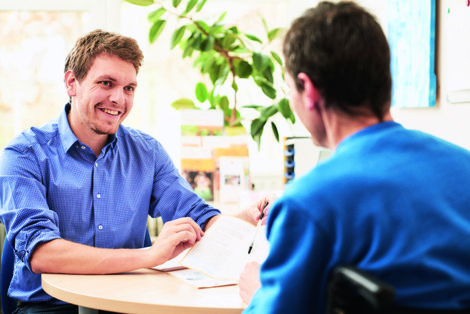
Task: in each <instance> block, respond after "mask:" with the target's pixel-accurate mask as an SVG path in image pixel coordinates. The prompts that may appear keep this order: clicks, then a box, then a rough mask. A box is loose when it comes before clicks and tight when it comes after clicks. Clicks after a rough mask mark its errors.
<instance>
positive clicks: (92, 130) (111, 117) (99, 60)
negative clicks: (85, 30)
mask: <svg viewBox="0 0 470 314" xmlns="http://www.w3.org/2000/svg"><path fill="white" fill-rule="evenodd" d="M66 80H71V81H70V82H71V83H72V84H71V88H68V94H69V96H71V98H72V109H71V111H70V113H69V123H70V126H71V128H72V131H73V132H74V133H75V135H76V136H77V138H78V139H80V140H82V138H84V137H85V138H86V137H89V136H93V137H95V136H97V135H98V136H99V135H106V136H107V135H108V134H114V133H116V132H117V130H118V128H119V125H120V124H121V122H122V121H124V119H125V118H126V117H127V115H128V114H129V113H130V111H131V109H132V106H133V104H134V91H135V88H136V87H137V73H136V70H135V68H134V66H133V65H132V63H130V62H127V61H124V60H122V59H121V58H119V57H117V56H115V55H111V54H107V53H102V54H99V55H98V56H96V58H95V60H94V61H93V64H92V65H91V67H90V69H89V71H88V73H87V75H86V77H85V78H84V79H83V80H82V81H81V82H79V81H78V80H76V79H74V74H73V72H72V73H68V76H67V75H66Z"/></svg>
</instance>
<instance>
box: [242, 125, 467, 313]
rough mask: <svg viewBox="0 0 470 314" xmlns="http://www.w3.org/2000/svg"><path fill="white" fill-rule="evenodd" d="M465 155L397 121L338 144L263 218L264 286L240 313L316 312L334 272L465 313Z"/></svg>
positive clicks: (403, 300) (420, 303)
mask: <svg viewBox="0 0 470 314" xmlns="http://www.w3.org/2000/svg"><path fill="white" fill-rule="evenodd" d="M469 187H470V152H468V151H466V150H464V149H462V148H460V147H458V146H455V145H452V144H450V143H447V142H445V141H443V140H441V139H438V138H435V137H433V136H430V135H428V134H425V133H422V132H418V131H411V130H407V129H405V128H403V127H402V126H401V125H400V124H397V123H395V122H385V123H381V124H377V125H374V126H371V127H369V128H366V129H363V130H361V131H360V132H358V133H356V134H354V135H352V136H350V137H348V138H346V139H344V140H343V141H342V142H341V143H340V145H339V146H338V148H337V150H336V152H335V154H334V155H333V156H332V157H331V158H330V159H329V160H327V161H325V162H323V163H321V164H319V165H318V166H317V167H315V168H314V169H313V170H312V171H310V172H309V173H308V174H306V175H305V176H303V177H301V178H299V179H297V180H295V181H293V182H292V183H291V184H289V185H288V186H287V187H286V190H285V193H284V195H283V196H282V197H281V198H279V199H278V200H277V201H276V203H275V204H274V205H273V207H272V209H271V210H270V213H269V217H268V226H267V227H268V228H267V230H268V231H267V232H268V234H267V235H268V240H269V242H270V244H271V251H270V254H269V256H268V258H267V260H266V261H265V263H264V264H263V265H262V267H261V282H262V288H261V289H259V290H258V291H257V293H256V294H255V295H254V297H253V299H252V302H251V304H250V305H249V307H248V308H247V309H246V310H245V313H323V312H324V307H325V302H324V299H325V285H326V282H327V277H328V275H329V273H330V271H331V270H332V269H333V268H334V267H336V266H338V265H346V264H347V265H355V266H357V267H359V268H361V269H364V270H366V271H368V272H370V273H372V274H373V275H375V276H377V277H378V278H380V279H382V280H385V281H387V282H389V283H390V284H392V285H393V286H394V287H395V289H396V303H397V304H398V305H400V306H406V307H421V308H462V307H470V193H469Z"/></svg>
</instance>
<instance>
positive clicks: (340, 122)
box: [324, 111, 393, 150]
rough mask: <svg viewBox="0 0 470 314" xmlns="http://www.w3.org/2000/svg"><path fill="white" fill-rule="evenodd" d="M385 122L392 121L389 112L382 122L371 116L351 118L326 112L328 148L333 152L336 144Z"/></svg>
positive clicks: (342, 114)
mask: <svg viewBox="0 0 470 314" xmlns="http://www.w3.org/2000/svg"><path fill="white" fill-rule="evenodd" d="M386 121H393V118H392V115H391V113H390V112H389V111H388V112H387V113H386V114H385V115H384V118H383V120H380V119H379V118H377V117H376V116H373V115H367V116H356V117H351V116H349V115H347V114H344V113H339V114H338V112H335V113H332V112H327V113H326V114H325V115H324V123H325V128H326V130H327V145H328V148H330V149H332V150H335V149H336V147H337V146H338V144H339V143H340V142H341V141H342V140H343V139H345V138H346V137H349V136H351V135H352V134H354V133H357V132H359V131H360V130H362V129H365V128H367V127H369V126H372V125H375V124H377V123H381V122H386Z"/></svg>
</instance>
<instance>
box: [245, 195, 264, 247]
mask: <svg viewBox="0 0 470 314" xmlns="http://www.w3.org/2000/svg"><path fill="white" fill-rule="evenodd" d="M268 204H269V202H266V203H265V204H264V206H263V209H262V210H261V214H260V216H259V219H258V223H257V224H256V229H255V235H254V236H253V240H252V241H251V244H250V247H249V248H248V254H250V253H251V250H252V249H253V246H254V244H255V239H256V236H257V235H258V231H259V229H260V227H261V223H262V220H263V218H264V212H265V209H266V207H267V206H268Z"/></svg>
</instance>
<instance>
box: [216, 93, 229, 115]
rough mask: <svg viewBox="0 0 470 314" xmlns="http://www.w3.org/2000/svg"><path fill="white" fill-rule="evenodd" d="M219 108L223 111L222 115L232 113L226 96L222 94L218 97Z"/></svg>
mask: <svg viewBox="0 0 470 314" xmlns="http://www.w3.org/2000/svg"><path fill="white" fill-rule="evenodd" d="M218 105H219V108H220V109H221V110H222V111H223V112H224V116H226V117H229V118H230V116H231V115H232V110H231V109H230V106H229V105H230V104H229V101H228V97H227V96H225V95H224V96H222V97H220V98H219V99H218Z"/></svg>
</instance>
